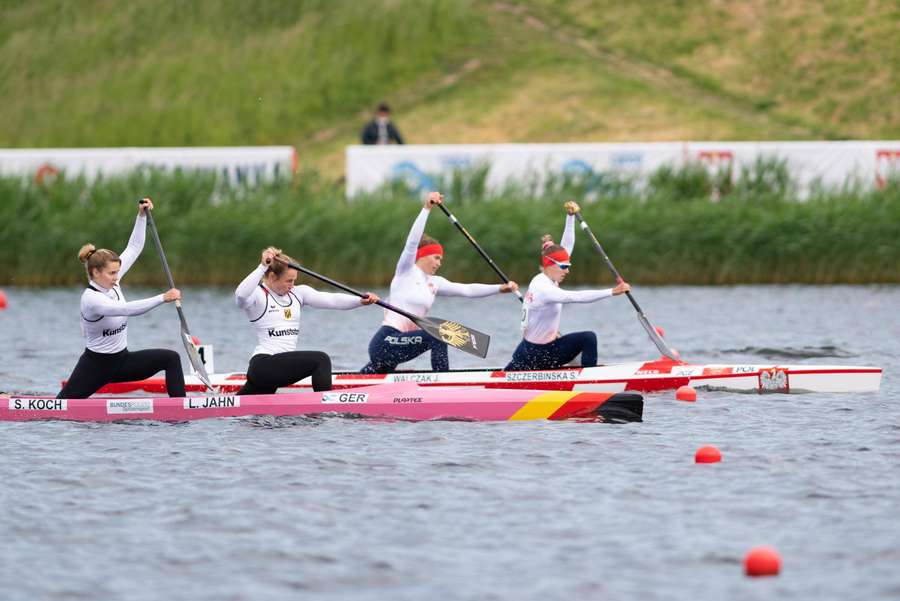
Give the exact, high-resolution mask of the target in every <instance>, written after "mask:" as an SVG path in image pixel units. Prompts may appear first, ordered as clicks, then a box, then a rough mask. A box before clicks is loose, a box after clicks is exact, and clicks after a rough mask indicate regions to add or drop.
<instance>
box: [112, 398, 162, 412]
mask: <svg viewBox="0 0 900 601" xmlns="http://www.w3.org/2000/svg"><path fill="white" fill-rule="evenodd" d="M106 413H107V414H109V415H121V414H124V413H153V399H107V400H106Z"/></svg>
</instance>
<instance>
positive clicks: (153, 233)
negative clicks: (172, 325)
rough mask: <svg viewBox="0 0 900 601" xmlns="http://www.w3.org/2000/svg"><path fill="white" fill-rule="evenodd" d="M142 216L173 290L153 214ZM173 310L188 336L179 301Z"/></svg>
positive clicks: (188, 331) (148, 211)
mask: <svg viewBox="0 0 900 601" xmlns="http://www.w3.org/2000/svg"><path fill="white" fill-rule="evenodd" d="M144 214H145V215H147V225H149V226H150V235H151V236H152V237H153V244H154V245H155V246H156V253H157V254H158V255H159V260H160V262H162V266H163V271H165V272H166V281H167V282H168V283H169V288H174V287H175V280H174V279H173V278H172V270H171V269H169V262H168V261H167V260H166V253H165V252H164V251H163V247H162V242H160V240H159V232H157V231H156V222H155V221H153V212H152V211H151V210H150V209H144ZM175 308H176V309H178V319H179V320H181V329H182V330H184V331H185V332H187V333H188V334H190V333H191V331H190V330H189V329H188V325H187V320H186V319H185V318H184V311H182V310H181V299H178V300H176V301H175Z"/></svg>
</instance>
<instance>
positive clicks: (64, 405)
mask: <svg viewBox="0 0 900 601" xmlns="http://www.w3.org/2000/svg"><path fill="white" fill-rule="evenodd" d="M68 408H69V401H68V400H67V399H17V398H13V397H10V399H9V410H10V411H66V410H67V409H68Z"/></svg>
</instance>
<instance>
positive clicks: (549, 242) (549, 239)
mask: <svg viewBox="0 0 900 601" xmlns="http://www.w3.org/2000/svg"><path fill="white" fill-rule="evenodd" d="M551 246H553V236H551V235H550V234H544V236H543V237H542V238H541V250H546V249H547V248H549V247H551Z"/></svg>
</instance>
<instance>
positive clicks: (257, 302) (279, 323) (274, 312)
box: [234, 265, 363, 357]
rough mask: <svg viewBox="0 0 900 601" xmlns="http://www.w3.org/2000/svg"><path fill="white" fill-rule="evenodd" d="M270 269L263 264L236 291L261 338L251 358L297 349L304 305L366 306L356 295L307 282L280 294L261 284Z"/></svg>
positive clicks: (236, 300) (323, 307)
mask: <svg viewBox="0 0 900 601" xmlns="http://www.w3.org/2000/svg"><path fill="white" fill-rule="evenodd" d="M266 269H267V267H266V266H265V265H259V266H258V267H257V268H256V269H254V270H253V271H252V272H250V275H248V276H247V277H245V278H244V280H243V281H242V282H241V283H240V284H238V287H237V289H236V290H235V291H234V300H235V302H236V303H237V306H238V307H240V308H241V309H243V310H244V314H246V315H247V319H249V320H250V323H251V324H253V327H254V329H255V330H256V338H257V340H258V341H259V343H258V344H257V345H256V348H255V349H253V353H252V354H251V355H250V356H251V357H252V356H254V355H259V354H265V355H274V354H276V353H286V352H288V351H293V350H295V349H296V348H297V337H298V336H299V335H300V308H301V307H303V305H309V306H310V307H316V308H319V309H341V310H344V311H346V310H348V309H356V308H357V307H362V306H363V304H362V303H361V302H360V299H359V298H358V297H356V296H351V295H349V294H342V293H335V292H319V291H318V290H316V289H314V288H311V287H310V286H306V285H301V286H294V287H293V288H292V289H291V291H290V292H288V293H287V294H285V295H280V294H276V293H275V292H274V291H272V290H271V289H269V288H267V287H266V286H265V285H263V284H262V283H260V281H261V280H262V277H263V275H265V273H266Z"/></svg>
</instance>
